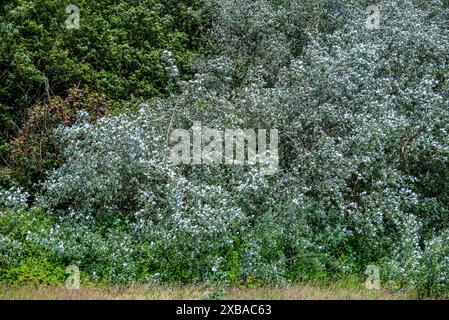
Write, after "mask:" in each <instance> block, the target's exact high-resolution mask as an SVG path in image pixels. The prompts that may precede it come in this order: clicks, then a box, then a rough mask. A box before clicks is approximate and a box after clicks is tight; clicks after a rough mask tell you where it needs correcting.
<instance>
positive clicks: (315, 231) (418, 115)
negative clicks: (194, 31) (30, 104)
mask: <svg viewBox="0 0 449 320" xmlns="http://www.w3.org/2000/svg"><path fill="white" fill-rule="evenodd" d="M302 4H304V6H302ZM379 7H380V9H381V21H380V28H379V29H371V28H368V27H367V25H366V20H367V13H366V6H364V4H363V5H362V4H355V3H352V2H348V3H347V4H341V5H338V6H336V5H331V4H329V3H327V4H326V5H324V4H323V5H319V4H318V5H317V4H316V2H309V1H298V6H297V7H296V6H294V7H293V8H292V7H291V6H289V5H288V4H287V3H284V2H277V1H268V0H258V1H253V2H251V3H249V2H246V1H231V0H229V1H227V0H220V1H215V0H210V1H208V2H207V4H206V9H205V11H206V12H208V15H209V17H210V19H211V21H213V22H214V23H215V24H214V27H213V28H211V29H210V30H209V33H208V37H209V38H208V41H209V43H212V44H213V46H212V47H213V49H211V50H210V51H209V52H208V54H207V55H204V56H203V57H201V58H199V59H198V60H197V61H196V62H195V65H194V66H193V68H194V70H195V72H194V76H193V77H192V78H191V79H185V78H183V77H180V74H179V73H178V72H175V71H176V70H178V69H177V68H176V61H174V60H173V59H171V58H170V57H171V55H170V52H169V50H167V51H166V52H165V53H164V54H163V57H164V59H165V61H167V63H168V65H167V68H169V70H168V71H170V70H171V72H167V76H168V77H169V79H168V80H169V83H170V95H169V96H168V97H167V98H161V99H158V100H152V101H149V102H148V103H146V104H142V105H141V106H140V109H139V112H137V113H135V114H132V113H127V114H119V115H115V116H112V115H109V116H105V117H102V118H101V119H99V120H98V121H97V122H95V123H92V122H89V121H87V119H88V117H89V115H88V113H87V112H80V117H78V119H77V122H76V123H75V124H74V125H72V126H59V127H58V128H57V129H56V130H55V131H54V136H53V139H55V141H57V142H58V143H59V144H60V145H61V147H62V153H61V157H62V163H61V165H60V166H59V167H57V168H56V169H54V170H52V171H51V172H50V173H49V175H48V176H47V178H46V180H45V181H44V182H43V183H42V184H41V185H40V186H39V192H38V193H37V197H36V201H35V202H34V203H33V204H32V205H33V207H34V208H39V209H34V210H41V211H40V213H39V214H37V215H33V217H34V219H38V220H40V221H41V220H42V219H51V221H53V222H52V223H49V224H48V225H47V226H46V227H45V228H43V229H41V230H31V231H30V233H29V234H28V235H27V236H26V238H25V239H24V238H23V237H20V236H18V235H15V234H14V233H13V232H11V231H3V232H2V234H4V235H5V236H7V238H5V240H2V241H5V243H6V244H7V245H5V248H7V249H5V250H4V251H5V253H3V251H2V254H3V256H5V257H7V259H6V258H5V259H6V260H7V261H8V262H7V263H8V268H11V267H13V266H16V265H17V264H18V263H19V261H22V260H21V259H19V258H17V259H14V255H13V252H15V251H14V248H19V247H24V248H25V249H23V250H24V251H23V253H21V254H22V255H23V256H24V257H26V256H27V255H28V256H29V255H30V252H31V251H29V250H28V249H27V248H29V247H32V248H33V250H38V251H39V252H42V253H45V255H46V256H48V257H49V258H48V259H50V260H51V259H53V260H51V261H57V263H59V264H61V265H64V264H67V265H68V264H72V263H73V264H76V265H78V266H79V267H80V269H81V270H83V271H84V272H86V274H87V275H88V277H89V278H90V279H92V280H95V281H106V282H113V283H130V282H133V281H142V282H149V281H152V282H175V281H176V282H177V281H180V282H184V283H186V282H208V281H210V282H213V283H224V284H240V283H246V284H247V285H257V284H261V283H277V284H278V283H288V282H293V281H316V280H319V281H334V280H337V279H341V278H344V277H347V276H353V275H356V276H358V277H360V278H361V277H363V276H364V271H365V269H366V268H367V266H368V265H377V266H378V267H379V268H380V271H381V279H382V283H383V284H384V285H385V286H387V287H389V288H392V289H396V290H405V289H412V290H416V291H417V292H418V293H419V294H420V295H421V296H423V297H425V296H447V295H448V294H449V290H448V288H449V280H448V279H449V278H448V277H447V271H446V270H447V266H448V261H449V260H448V250H449V249H448V248H449V247H448V245H449V238H448V221H449V220H448V213H449V212H448V204H449V203H448V199H449V197H448V196H449V184H448V181H449V180H448V179H447V178H448V175H449V168H448V165H449V163H448V159H449V139H448V130H449V125H448V121H447V119H448V116H449V105H448V101H449V99H448V98H449V85H448V74H449V64H448V55H447V52H448V48H449V29H448V28H447V22H448V17H449V16H448V14H449V9H448V6H447V4H446V3H445V2H444V1H439V0H430V1H427V2H426V3H422V2H421V1H408V0H400V1H392V0H385V1H381V2H380V3H379ZM295 10H296V11H297V12H298V13H301V12H302V13H303V15H306V16H310V18H309V19H308V20H307V22H301V23H300V22H296V20H295V19H293V20H291V19H290V18H292V17H291V15H290V14H291V12H296V11H295ZM313 13H315V14H313ZM286 21H287V22H288V23H286ZM195 121H201V122H202V125H203V126H204V127H206V126H207V127H209V128H216V129H219V130H224V129H225V128H262V129H263V128H264V129H270V128H276V129H277V130H278V132H279V159H280V163H279V171H278V172H277V173H276V174H275V175H270V176H266V175H263V174H261V172H260V171H259V168H258V167H257V166H250V165H221V164H208V165H205V164H203V165H179V166H176V165H174V164H173V163H171V162H170V161H169V154H170V148H171V146H172V145H171V144H170V139H169V134H170V132H171V131H172V130H174V129H177V128H182V129H189V128H191V127H192V124H193V122H195ZM13 191H14V192H16V193H17V190H12V191H11V192H13ZM4 194H5V195H4V197H5V199H6V197H7V196H8V194H9V193H8V192H5V193H4ZM18 198H20V197H18ZM8 199H9V198H8ZM4 203H6V201H4ZM8 206H10V205H8ZM18 212H22V213H21V214H24V212H27V211H18ZM4 214H6V215H7V216H8V217H9V218H8V219H4V218H2V219H1V220H0V230H10V229H8V228H5V227H1V225H5V224H8V221H14V219H20V216H21V214H18V215H17V217H16V216H15V214H14V212H13V211H6V213H4ZM8 248H10V249H8ZM27 250H28V251H27ZM20 252H22V251H20ZM9 256H11V258H9Z"/></svg>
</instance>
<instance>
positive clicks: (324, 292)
mask: <svg viewBox="0 0 449 320" xmlns="http://www.w3.org/2000/svg"><path fill="white" fill-rule="evenodd" d="M210 291H211V290H210V289H208V288H207V287H206V286H205V285H184V286H131V287H127V288H113V287H109V288H99V287H81V288H80V289H78V290H69V289H67V288H65V287H63V286H61V287H56V286H51V287H49V286H18V287H14V288H8V287H0V299H1V300H5V299H6V300H174V299H180V300H191V299H194V300H200V299H205V298H206V294H207V292H210ZM220 298H221V299H225V300H226V299H241V300H253V299H261V300H329V299H331V300H352V299H356V300H359V299H361V300H404V299H415V298H416V297H415V296H414V295H413V294H411V293H391V292H389V291H387V290H384V289H381V290H367V289H365V288H364V287H363V286H352V285H351V286H348V285H347V284H341V283H336V284H334V285H331V286H327V287H323V286H317V285H311V284H301V285H295V286H288V287H262V288H228V289H226V290H225V291H224V292H223V294H222V295H221V297H220Z"/></svg>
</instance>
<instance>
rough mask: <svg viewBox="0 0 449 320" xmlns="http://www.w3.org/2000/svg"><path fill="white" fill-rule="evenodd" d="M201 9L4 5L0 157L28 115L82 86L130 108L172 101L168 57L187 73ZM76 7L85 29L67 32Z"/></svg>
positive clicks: (0, 10)
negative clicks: (152, 101)
mask: <svg viewBox="0 0 449 320" xmlns="http://www.w3.org/2000/svg"><path fill="white" fill-rule="evenodd" d="M200 3H201V1H197V0H185V1H158V0H151V1H144V0H133V1H115V0H99V1H84V0H78V1H70V2H69V1H66V0H64V1H63V0H33V1H29V0H4V1H2V3H1V5H0V125H1V128H2V131H1V136H0V156H1V157H2V159H3V161H2V162H3V164H5V162H8V161H7V160H8V159H7V157H8V155H9V141H10V139H11V137H12V136H15V135H16V134H17V132H18V130H19V128H20V127H21V126H22V123H23V122H24V121H26V117H27V116H26V115H27V112H28V111H27V109H28V108H29V107H30V106H32V105H34V104H35V103H40V102H46V101H48V99H50V96H54V95H56V96H61V97H62V98H65V97H66V95H67V91H68V90H69V89H70V88H71V87H72V86H74V85H77V86H79V87H86V88H88V89H90V90H91V91H92V92H95V93H101V94H104V95H106V97H108V98H109V99H110V100H111V101H112V104H111V106H110V108H111V109H114V108H117V107H120V106H121V103H122V102H123V101H128V102H130V101H132V100H133V99H139V98H141V99H151V98H154V97H157V96H163V95H165V94H166V89H165V88H166V74H165V67H166V62H165V61H164V60H163V58H162V52H163V50H170V51H172V52H173V55H174V59H175V60H176V63H177V65H178V67H179V69H180V70H181V71H182V72H183V73H184V74H185V73H188V63H189V61H190V60H191V59H192V58H193V57H194V56H195V55H196V51H197V50H198V45H199V32H200V31H199V16H198V14H197V9H198V6H199V4H200ZM69 4H73V5H77V6H79V8H80V17H81V20H80V29H70V30H69V29H67V28H66V26H65V20H66V19H67V17H68V14H67V13H66V12H65V9H66V7H67V6H68V5H69Z"/></svg>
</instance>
